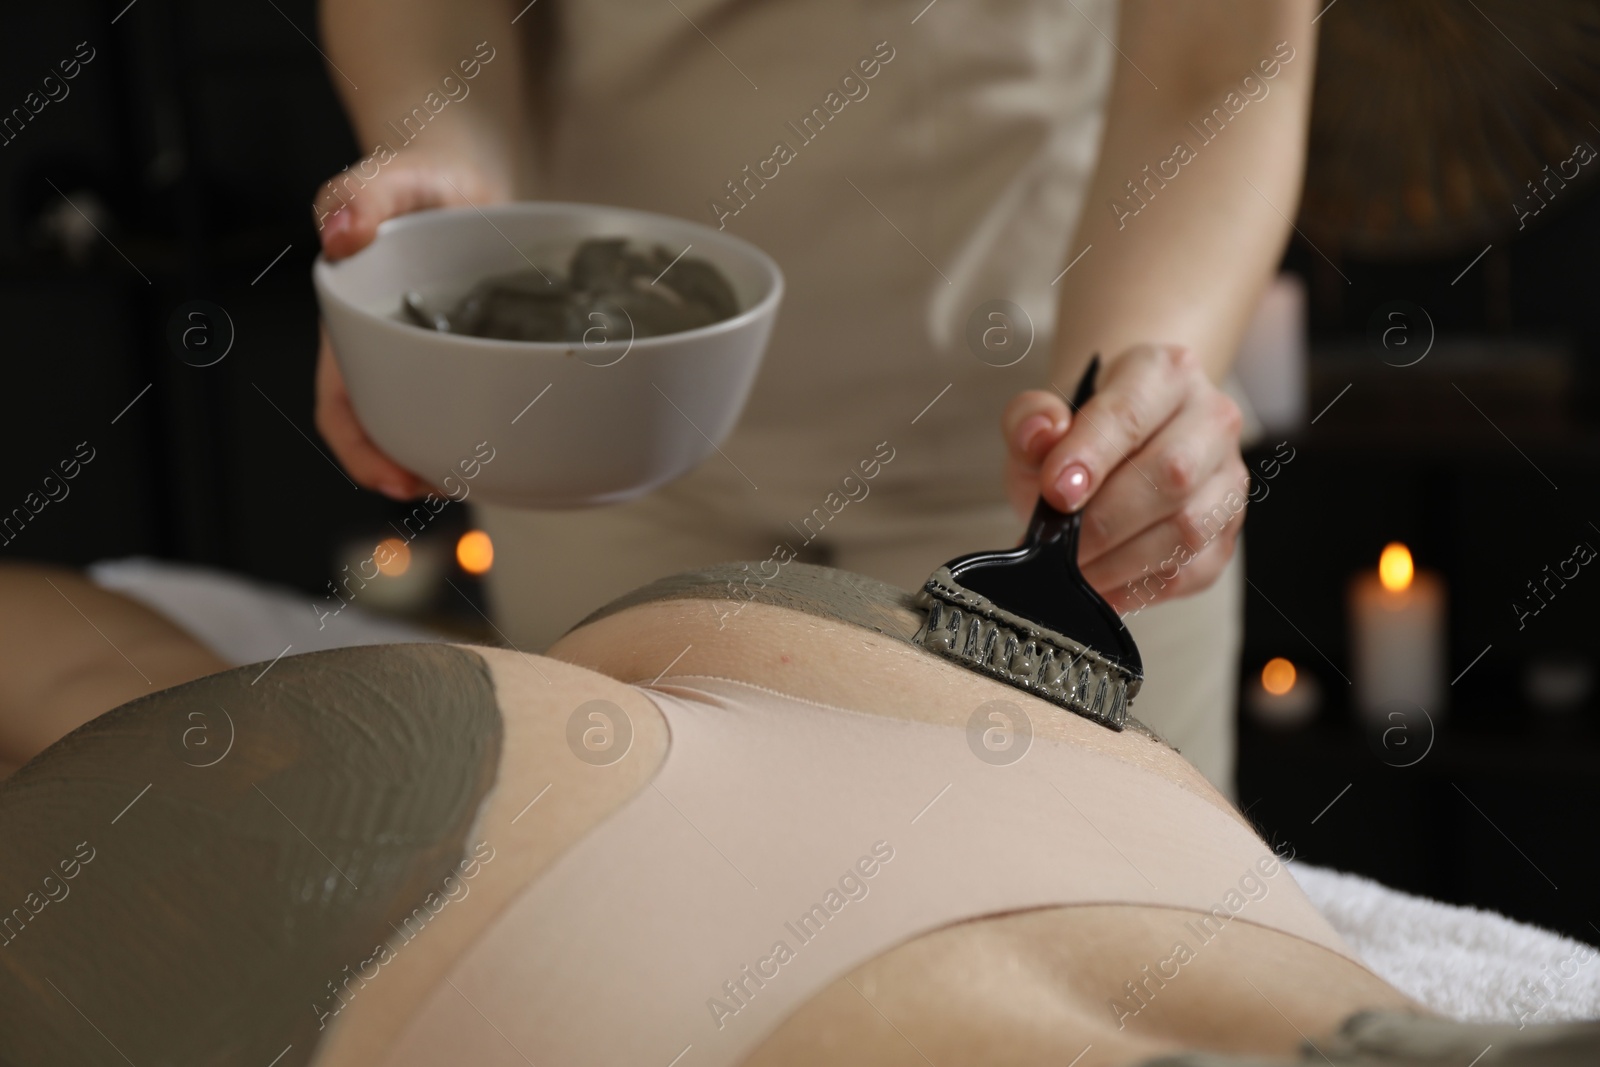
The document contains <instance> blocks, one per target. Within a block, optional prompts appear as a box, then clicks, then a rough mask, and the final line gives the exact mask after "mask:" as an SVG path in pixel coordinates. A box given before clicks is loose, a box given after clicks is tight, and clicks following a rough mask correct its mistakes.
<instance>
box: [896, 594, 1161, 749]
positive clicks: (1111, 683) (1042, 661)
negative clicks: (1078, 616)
mask: <svg viewBox="0 0 1600 1067" xmlns="http://www.w3.org/2000/svg"><path fill="white" fill-rule="evenodd" d="M923 592H924V593H925V594H926V595H927V598H928V615H927V618H926V619H925V620H924V621H923V624H922V629H921V630H919V631H917V638H916V639H917V640H918V641H920V642H921V643H922V645H923V647H925V648H929V649H932V650H933V651H935V652H938V653H939V654H941V655H944V656H948V657H950V658H951V659H953V660H955V661H957V662H958V663H960V664H961V665H962V666H964V667H968V668H970V669H972V670H976V671H981V672H982V673H984V674H987V675H989V676H991V677H993V678H998V679H999V680H1000V681H1002V682H1005V683H1007V684H1008V685H1013V686H1016V687H1017V688H1018V689H1022V690H1024V691H1026V692H1029V693H1032V694H1034V695H1035V696H1038V697H1042V698H1044V699H1045V700H1048V701H1050V702H1051V703H1053V704H1059V705H1060V706H1061V707H1063V708H1066V709H1067V710H1068V711H1072V712H1076V713H1077V714H1079V715H1082V716H1084V717H1085V718H1089V719H1093V720H1094V721H1095V722H1098V723H1100V724H1101V725H1103V726H1109V727H1110V728H1111V729H1113V730H1121V729H1122V728H1123V727H1124V726H1125V725H1127V722H1128V705H1129V704H1130V703H1131V702H1132V700H1133V698H1134V696H1135V694H1137V693H1138V691H1139V686H1140V684H1141V683H1142V682H1143V680H1144V679H1143V678H1140V677H1138V676H1135V675H1134V674H1132V673H1131V672H1130V671H1128V670H1126V669H1124V668H1123V667H1121V666H1119V665H1117V664H1115V663H1113V662H1111V661H1110V660H1108V659H1107V658H1106V657H1104V656H1102V655H1100V654H1099V653H1098V652H1096V651H1094V650H1093V649H1091V648H1086V647H1084V646H1083V645H1081V644H1079V643H1078V642H1077V641H1074V640H1073V639H1072V638H1070V637H1068V636H1066V635H1065V634H1059V633H1056V632H1054V631H1052V630H1047V629H1045V628H1044V627H1041V626H1039V625H1038V624H1037V623H1034V622H1030V621H1029V620H1027V619H1024V618H1022V617H1021V616H1019V615H1015V614H1013V613H1012V612H1009V611H1006V610H1005V609H1004V608H1001V607H998V606H997V605H995V604H994V603H993V602H992V601H990V600H988V599H987V598H985V597H982V596H978V595H977V594H975V593H972V592H969V591H967V590H965V589H962V588H961V587H960V585H959V584H957V583H956V582H955V581H954V580H953V579H952V578H951V576H950V571H949V569H948V568H946V567H940V568H939V569H938V570H937V571H935V572H934V574H933V576H932V577H931V578H929V579H928V582H927V585H925V586H924V587H923Z"/></svg>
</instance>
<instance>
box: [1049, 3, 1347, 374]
mask: <svg viewBox="0 0 1600 1067" xmlns="http://www.w3.org/2000/svg"><path fill="white" fill-rule="evenodd" d="M1314 14H1315V12H1314V9H1313V6H1312V3H1311V0H1265V2H1263V0H1184V2H1183V3H1171V2H1170V0H1125V2H1124V3H1123V4H1122V16H1121V22H1120V26H1119V31H1118V41H1117V44H1118V47H1119V48H1120V49H1121V51H1122V53H1124V55H1125V56H1126V58H1124V56H1121V55H1119V56H1118V57H1117V59H1116V73H1115V76H1114V78H1113V81H1112V87H1111V98H1110V102H1109V107H1108V110H1107V115H1106V133H1105V136H1104V139H1103V141H1102V145H1101V152H1100V159H1099V163H1098V165H1097V166H1096V169H1095V174H1094V178H1093V180H1092V182H1091V183H1090V186H1089V192H1088V197H1087V199H1086V200H1085V202H1084V208H1083V215H1082V218H1081V219H1080V221H1079V225H1078V229H1077V232H1076V234H1075V235H1074V239H1073V247H1072V248H1071V249H1070V251H1069V255H1068V259H1067V262H1070V261H1071V258H1072V257H1073V256H1076V255H1078V254H1079V253H1080V252H1082V251H1083V250H1084V249H1085V248H1089V249H1090V250H1089V252H1088V253H1087V254H1086V255H1084V257H1083V259H1082V260H1080V261H1079V262H1078V264H1077V266H1075V267H1074V268H1073V269H1072V270H1071V271H1070V272H1068V273H1067V275H1066V277H1064V278H1062V280H1061V282H1060V287H1061V290H1062V292H1061V299H1060V305H1059V306H1060V319H1059V322H1060V325H1059V327H1058V328H1057V333H1056V363H1055V380H1056V382H1057V384H1060V385H1062V387H1063V388H1070V387H1071V383H1072V382H1073V381H1075V380H1076V378H1077V375H1078V373H1079V372H1080V371H1081V370H1082V367H1083V364H1084V363H1085V362H1086V361H1087V359H1088V357H1089V354H1090V353H1091V352H1096V351H1098V352H1101V353H1103V354H1104V355H1105V356H1106V357H1113V356H1115V355H1116V354H1118V353H1121V352H1124V351H1126V350H1127V349H1128V348H1130V347H1131V346H1133V345H1135V344H1138V343H1139V342H1146V341H1156V342H1167V343H1172V344H1180V345H1184V346H1186V347H1188V348H1190V349H1192V350H1194V351H1195V352H1196V353H1197V354H1198V355H1199V356H1200V360H1201V363H1202V365H1203V366H1204V367H1205V369H1206V371H1207V372H1208V373H1209V374H1210V375H1211V376H1212V378H1213V379H1214V380H1216V379H1220V378H1221V377H1222V375H1223V373H1224V372H1225V371H1226V370H1227V368H1228V367H1229V365H1230V364H1231V363H1232V361H1233V357H1234V352H1235V349H1236V348H1237V346H1238V343H1239V338H1240V336H1241V335H1242V334H1243V332H1244V329H1245V326H1246V324H1247V323H1248V322H1249V319H1250V315H1251V313H1252V312H1253V311H1254V309H1255V304H1256V301H1257V299H1258V298H1259V297H1260V295H1261V291H1262V290H1263V288H1264V287H1265V286H1266V284H1267V282H1268V281H1269V280H1270V278H1271V277H1272V274H1273V271H1274V270H1275V268H1276V267H1277V263H1278V259H1279V257H1280V256H1281V255H1282V254H1283V248H1284V244H1285V243H1286V241H1287V240H1288V237H1289V233H1290V224H1289V219H1291V218H1293V217H1294V213H1295V209H1296V205H1297V202H1298V200H1299V196H1300V182H1301V176H1302V173H1303V170H1304V160H1305V141H1306V128H1307V120H1308V117H1309V113H1310V106H1311V86H1312V80H1313V79H1312V73H1313V63H1314V59H1315V27H1314V26H1312V25H1311V19H1312V17H1313V16H1314ZM1282 42H1286V43H1287V45H1286V47H1284V46H1283V45H1282V44H1281V43H1282ZM1284 56H1292V58H1289V59H1287V60H1285V59H1284V58H1283V57H1284ZM1262 63H1266V64H1267V65H1266V67H1265V68H1263V67H1262V66H1260V64H1262ZM1264 70H1267V71H1272V70H1275V71H1276V73H1275V75H1274V76H1273V77H1266V76H1265V75H1264V73H1263V71H1264ZM1141 71H1143V73H1140V72H1141ZM1246 75H1251V76H1252V79H1251V81H1249V82H1248V83H1246V85H1245V86H1244V87H1241V82H1243V81H1244V79H1245V77H1246ZM1146 76H1148V78H1149V79H1150V80H1148V81H1147V80H1146ZM1152 81H1153V82H1154V83H1155V85H1156V86H1159V89H1157V88H1153V87H1152V85H1151V82H1152ZM1247 93H1248V94H1249V95H1247ZM1230 94H1233V96H1232V98H1231V99H1229V97H1230ZM1251 96H1255V97H1257V98H1256V99H1251ZM1225 101H1227V103H1225ZM1241 101H1242V102H1243V104H1242V107H1240V103H1241ZM1228 103H1231V104H1233V105H1234V106H1235V107H1240V110H1239V111H1238V112H1237V114H1235V113H1232V111H1231V109H1230V108H1229V107H1228ZM1213 109H1220V111H1221V112H1222V115H1223V116H1225V117H1226V121H1225V122H1223V121H1219V120H1218V119H1217V118H1215V117H1213V118H1212V119H1211V121H1210V124H1209V128H1207V127H1205V126H1202V119H1203V118H1205V117H1206V116H1209V115H1211V114H1212V111H1213ZM1191 122H1192V123H1194V126H1190V125H1189V124H1190V123H1191ZM1196 127H1199V128H1200V129H1199V130H1197V129H1196ZM1213 131H1220V132H1213ZM1202 133H1203V134H1204V135H1205V136H1209V137H1211V138H1212V139H1211V140H1210V141H1206V140H1204V139H1203V138H1202ZM1180 143H1182V144H1185V145H1187V146H1188V148H1189V150H1190V154H1192V158H1190V159H1189V160H1188V162H1179V161H1178V160H1179V159H1182V158H1184V153H1177V154H1176V157H1175V151H1174V150H1175V148H1176V147H1177V146H1178V145H1179V144H1180ZM1167 161H1171V162H1170V163H1169V162H1167ZM1147 167H1148V168H1149V169H1148V171H1147V170H1146V168H1147ZM1166 176H1171V177H1166ZM1129 182H1133V183H1134V186H1135V188H1136V189H1137V190H1138V194H1139V195H1138V196H1137V197H1136V196H1134V195H1133V194H1132V193H1130V192H1129V189H1128V185H1127V183H1129ZM1090 246H1092V247H1090ZM1063 266H1065V263H1063Z"/></svg>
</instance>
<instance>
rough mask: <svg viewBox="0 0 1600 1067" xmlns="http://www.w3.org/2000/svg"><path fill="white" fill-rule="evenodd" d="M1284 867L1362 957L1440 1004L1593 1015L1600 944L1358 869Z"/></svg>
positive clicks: (1597, 1004)
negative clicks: (1396, 885)
mask: <svg viewBox="0 0 1600 1067" xmlns="http://www.w3.org/2000/svg"><path fill="white" fill-rule="evenodd" d="M1289 869H1290V871H1292V872H1293V873H1294V877H1295V881H1297V882H1299V883H1300V887H1301V888H1302V889H1304V890H1305V891H1306V895H1307V896H1308V897H1310V898H1311V902H1312V903H1313V904H1315V905H1316V906H1317V910H1319V911H1321V912H1322V914H1323V915H1325V916H1326V917H1327V919H1328V921H1329V922H1330V923H1332V924H1333V927H1334V929H1336V930H1338V931H1339V933H1340V934H1341V935H1343V936H1344V939H1345V940H1346V941H1348V942H1349V943H1350V946H1351V947H1352V948H1354V949H1355V950H1356V952H1357V954H1358V955H1360V957H1361V958H1362V959H1363V960H1364V961H1365V962H1366V964H1367V966H1369V967H1371V968H1372V970H1373V971H1374V972H1376V973H1377V974H1378V976H1379V977H1381V978H1383V979H1385V980H1386V981H1388V982H1389V983H1390V984H1391V985H1393V986H1395V988H1397V989H1399V990H1400V991H1401V992H1402V993H1405V994H1406V995H1407V996H1410V997H1412V998H1414V999H1416V1000H1418V1001H1420V1002H1421V1003H1423V1004H1426V1005H1427V1006H1428V1007H1430V1008H1432V1009H1433V1010H1434V1011H1437V1012H1439V1013H1440V1014H1443V1015H1448V1016H1450V1017H1451V1018H1454V1019H1461V1020H1466V1021H1473V1022H1505V1023H1523V1022H1527V1023H1548V1022H1556V1021H1558V1020H1562V1019H1593V1018H1600V964H1597V963H1596V958H1597V956H1600V952H1597V950H1596V949H1594V948H1593V947H1591V946H1589V945H1586V944H1583V943H1581V942H1578V941H1574V940H1572V939H1571V938H1567V937H1562V936H1560V935H1559V934H1553V933H1551V932H1550V931H1548V930H1541V929H1540V928H1539V927H1537V926H1529V925H1527V924H1526V923H1519V922H1514V921H1513V920H1511V919H1507V918H1506V917H1505V916H1503V915H1498V914H1495V913H1494V912H1489V911H1480V910H1479V909H1477V908H1463V907H1458V906H1456V905H1454V904H1444V903H1441V902H1439V901H1437V900H1429V899H1427V898H1425V897H1414V896H1411V895H1410V894H1409V893H1402V892H1400V891H1398V890H1395V889H1390V888H1389V887H1388V886H1385V885H1380V884H1379V883H1377V882H1374V881H1372V880H1371V879H1370V878H1362V877H1361V876H1359V875H1354V874H1345V873H1343V872H1340V871H1333V870H1328V869H1326V868H1322V867H1312V866H1309V865H1308V864H1305V863H1292V864H1290V865H1289Z"/></svg>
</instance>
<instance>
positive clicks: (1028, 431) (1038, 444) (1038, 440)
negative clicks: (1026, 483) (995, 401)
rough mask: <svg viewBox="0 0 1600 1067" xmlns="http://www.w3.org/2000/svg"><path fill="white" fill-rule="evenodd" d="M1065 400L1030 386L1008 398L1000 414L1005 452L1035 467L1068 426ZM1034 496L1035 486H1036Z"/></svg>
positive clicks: (1069, 421)
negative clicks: (1009, 399) (1009, 400)
mask: <svg viewBox="0 0 1600 1067" xmlns="http://www.w3.org/2000/svg"><path fill="white" fill-rule="evenodd" d="M1071 422H1072V416H1071V414H1070V413H1069V412H1068V411H1067V402H1066V400H1064V399H1063V398H1062V397H1061V396H1060V395H1059V394H1057V393H1053V392H1049V391H1046V390H1044V389H1029V390H1026V391H1025V392H1021V393H1018V394H1017V395H1016V396H1014V397H1012V398H1011V402H1010V403H1009V404H1007V405H1006V409H1005V411H1003V412H1001V414H1000V433H1001V435H1002V436H1003V437H1004V438H1005V442H1006V451H1007V453H1008V454H1009V455H1010V456H1011V457H1012V458H1013V459H1016V460H1017V461H1018V462H1019V463H1022V464H1024V465H1026V466H1029V467H1033V468H1037V467H1038V466H1039V464H1040V463H1042V462H1043V461H1044V457H1045V456H1046V454H1048V453H1049V451H1050V449H1051V447H1052V446H1054V445H1055V443H1056V442H1057V441H1059V440H1060V439H1061V436H1062V435H1063V434H1065V433H1066V432H1067V427H1068V426H1069V425H1071ZM1035 495H1036V496H1037V495H1038V493H1037V487H1035Z"/></svg>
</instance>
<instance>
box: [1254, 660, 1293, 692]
mask: <svg viewBox="0 0 1600 1067" xmlns="http://www.w3.org/2000/svg"><path fill="white" fill-rule="evenodd" d="M1294 680H1295V669H1294V664H1293V663H1290V662H1289V661H1288V660H1286V659H1284V658H1283V657H1282V656H1278V657H1276V658H1274V659H1269V660H1267V665H1266V666H1265V667H1262V668H1261V688H1263V689H1265V690H1266V691H1267V692H1269V693H1271V694H1272V695H1273V696H1275V697H1281V696H1283V694H1285V693H1287V692H1288V691H1289V690H1291V689H1293V688H1294Z"/></svg>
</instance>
